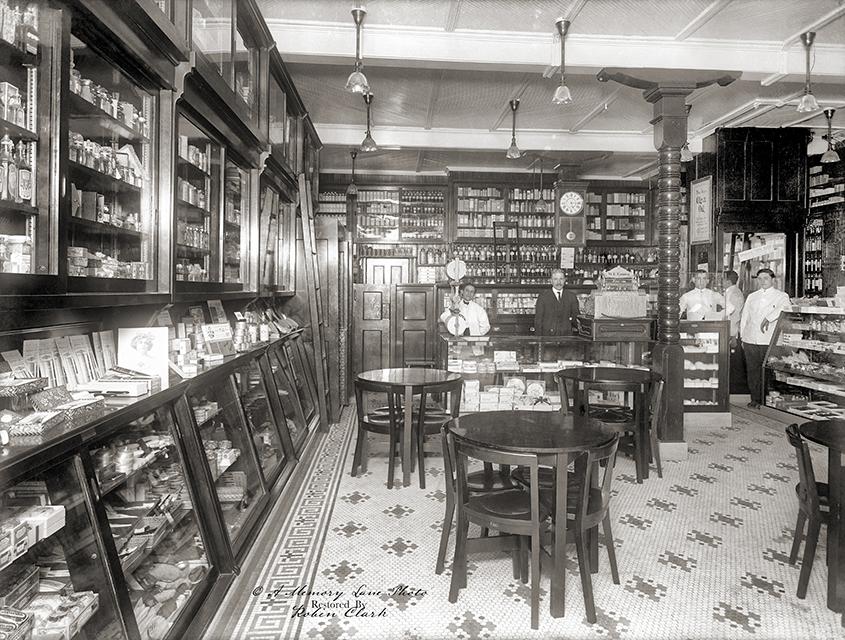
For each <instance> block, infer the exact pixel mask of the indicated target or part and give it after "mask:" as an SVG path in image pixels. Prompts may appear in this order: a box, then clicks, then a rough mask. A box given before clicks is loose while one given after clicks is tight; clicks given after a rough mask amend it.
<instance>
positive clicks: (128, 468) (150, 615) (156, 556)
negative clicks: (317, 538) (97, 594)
mask: <svg viewBox="0 0 845 640" xmlns="http://www.w3.org/2000/svg"><path fill="white" fill-rule="evenodd" d="M89 453H90V456H91V459H92V462H93V466H94V473H95V476H96V479H97V485H98V487H99V490H98V494H99V496H100V502H101V503H102V504H103V506H104V510H105V513H106V518H107V521H108V528H109V530H110V532H111V537H112V539H113V541H114V546H115V550H116V551H117V554H118V557H119V560H120V565H121V569H122V571H123V577H124V580H125V585H126V588H127V589H128V594H129V599H130V601H131V604H132V611H133V612H134V618H135V622H136V624H137V626H138V630H139V631H140V636H141V637H142V638H150V639H151V640H158V639H161V638H165V637H167V636H168V634H169V632H170V630H171V629H172V628H173V627H174V626H175V625H177V624H184V621H181V623H180V621H179V618H180V616H181V615H182V613H183V612H184V611H185V609H186V608H187V606H188V603H189V602H190V601H191V599H192V597H193V596H194V594H199V593H204V592H205V590H206V589H207V588H209V586H210V583H211V581H212V575H211V573H210V569H211V562H210V560H209V557H208V554H207V552H206V541H205V538H204V536H203V532H202V530H201V528H200V524H199V520H200V516H199V515H198V511H197V509H196V504H197V501H196V496H194V495H193V494H192V487H191V484H190V483H189V482H188V481H187V473H186V464H185V449H184V445H183V443H182V442H181V441H180V436H179V430H178V429H177V428H176V421H175V418H174V413H173V408H172V405H166V406H163V407H161V408H159V409H158V410H155V411H153V412H151V413H149V414H148V415H145V416H143V417H141V418H139V419H137V420H133V421H132V422H129V423H128V424H127V425H126V426H125V427H122V428H121V429H119V430H118V431H117V433H115V434H114V435H112V436H110V437H108V438H106V439H104V440H101V441H98V442H95V443H94V444H93V445H92V446H91V447H90V449H89ZM93 637H99V636H97V635H94V636H93Z"/></svg>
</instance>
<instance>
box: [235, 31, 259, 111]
mask: <svg viewBox="0 0 845 640" xmlns="http://www.w3.org/2000/svg"><path fill="white" fill-rule="evenodd" d="M244 33H245V30H244V27H243V25H241V20H240V18H238V28H237V29H235V57H234V67H235V69H234V74H235V93H236V94H237V96H238V97H239V98H240V99H241V100H242V101H243V102H244V104H245V105H246V107H247V109H248V111H249V115H250V117H252V118H256V117H257V116H258V84H257V83H258V50H257V49H256V48H255V47H254V46H253V45H252V44H251V43H250V42H249V39H248V36H245V35H244Z"/></svg>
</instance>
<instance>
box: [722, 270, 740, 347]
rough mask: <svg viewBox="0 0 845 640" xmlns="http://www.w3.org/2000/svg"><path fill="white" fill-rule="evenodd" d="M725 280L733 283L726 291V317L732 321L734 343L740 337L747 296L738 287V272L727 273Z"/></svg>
mask: <svg viewBox="0 0 845 640" xmlns="http://www.w3.org/2000/svg"><path fill="white" fill-rule="evenodd" d="M725 280H727V281H728V282H730V283H731V284H730V286H729V287H728V288H727V289H725V315H726V316H727V317H728V320H730V321H731V342H732V343H733V342H735V340H736V337H737V336H738V335H739V320H740V318H741V317H742V308H743V307H744V306H745V296H744V295H743V294H742V290H740V288H739V286H737V282H739V274H738V273H737V272H736V271H725Z"/></svg>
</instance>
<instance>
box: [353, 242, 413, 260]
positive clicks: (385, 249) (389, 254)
mask: <svg viewBox="0 0 845 640" xmlns="http://www.w3.org/2000/svg"><path fill="white" fill-rule="evenodd" d="M358 257H360V258H413V257H414V249H413V247H407V246H405V247H403V246H397V245H387V246H377V245H371V244H361V245H358Z"/></svg>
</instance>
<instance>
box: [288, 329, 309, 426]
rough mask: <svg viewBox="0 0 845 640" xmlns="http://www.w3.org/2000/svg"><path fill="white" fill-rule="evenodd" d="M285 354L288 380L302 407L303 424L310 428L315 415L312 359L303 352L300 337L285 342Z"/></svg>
mask: <svg viewBox="0 0 845 640" xmlns="http://www.w3.org/2000/svg"><path fill="white" fill-rule="evenodd" d="M282 349H283V350H284V353H285V358H284V360H285V362H287V363H288V372H289V373H290V379H291V381H292V382H293V385H294V388H295V389H296V395H297V397H298V398H299V404H300V405H301V406H302V414H303V416H304V417H305V424H306V425H308V426H309V428H310V427H311V425H312V424H313V420H314V418H315V417H316V415H317V408H318V404H317V386H316V384H315V377H314V369H313V366H312V365H311V363H312V362H313V361H314V360H313V358H310V359H309V357H308V355H307V354H306V352H305V343H304V342H303V340H302V337H301V336H298V337H297V338H296V339H295V340H288V341H285V342H284V343H283V345H282Z"/></svg>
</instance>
